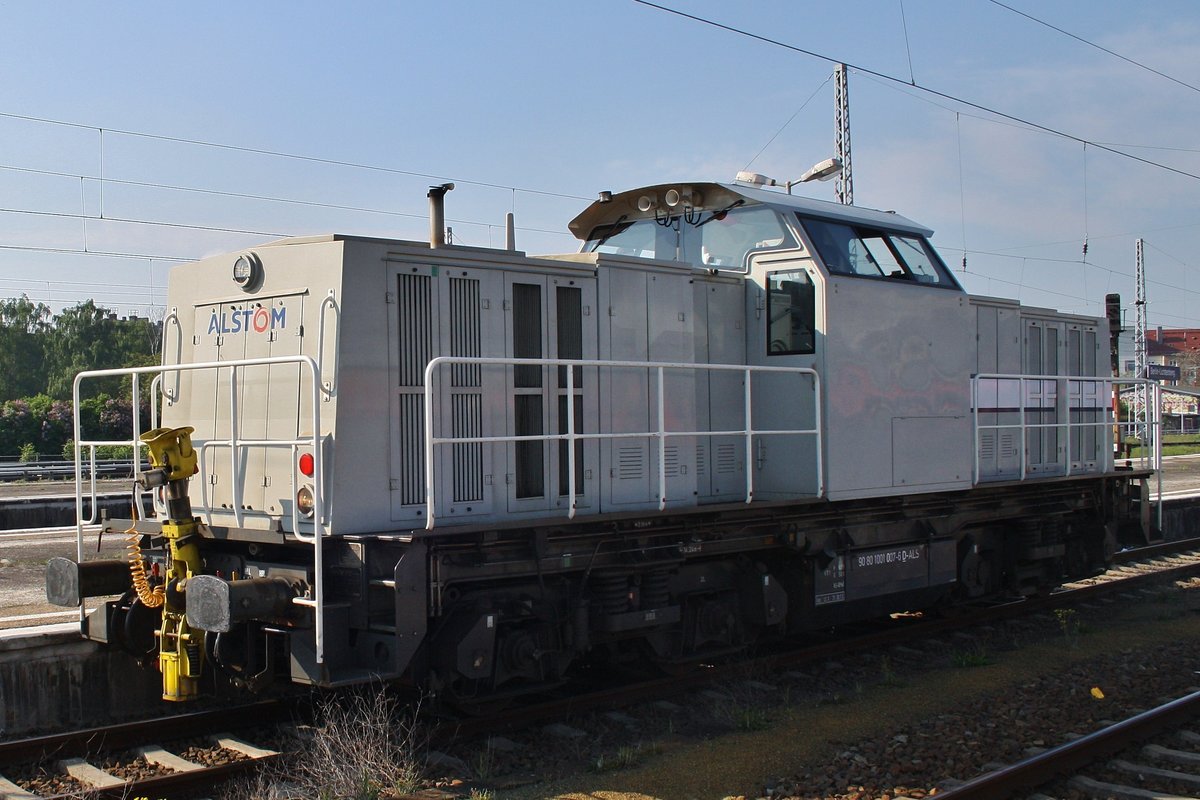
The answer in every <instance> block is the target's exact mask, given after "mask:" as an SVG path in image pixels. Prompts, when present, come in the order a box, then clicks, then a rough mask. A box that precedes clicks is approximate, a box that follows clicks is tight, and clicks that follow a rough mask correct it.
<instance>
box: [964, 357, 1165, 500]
mask: <svg viewBox="0 0 1200 800" xmlns="http://www.w3.org/2000/svg"><path fill="white" fill-rule="evenodd" d="M983 381H997V382H1000V381H1010V382H1012V381H1015V382H1016V383H1017V389H1018V395H1017V403H1018V405H1017V408H1016V409H1011V408H1010V407H1009V406H1004V407H1003V408H1004V409H1006V410H1008V412H1009V413H1012V412H1013V411H1016V412H1017V413H1018V421H1017V422H1009V423H989V424H984V423H981V422H980V421H979V415H980V413H1003V412H1000V411H991V412H981V406H982V403H981V402H980V387H981V383H982V382H983ZM1026 381H1056V382H1066V383H1067V384H1069V383H1070V382H1078V383H1081V384H1084V383H1087V384H1092V385H1094V386H1097V387H1104V390H1105V394H1097V395H1096V396H1097V398H1099V397H1106V396H1107V397H1111V395H1112V390H1113V389H1114V388H1115V387H1120V386H1138V385H1144V386H1148V385H1153V386H1154V387H1157V386H1158V384H1157V382H1156V381H1151V380H1148V379H1145V378H1113V377H1102V376H1096V375H1034V374H1017V373H980V374H978V375H973V376H971V411H972V420H973V422H974V451H975V452H974V455H975V474H974V480H973V483H975V484H978V483H979V482H980V481H981V480H982V463H981V454H980V433H981V432H982V431H985V430H996V431H998V430H1016V431H1020V436H1021V443H1022V444H1021V458H1020V480H1025V479H1026V477H1027V474H1026V466H1027V462H1028V454H1027V453H1026V452H1025V444H1024V442H1025V434H1026V432H1028V431H1031V430H1040V429H1056V430H1065V435H1066V444H1065V447H1064V455H1063V458H1064V460H1065V464H1064V468H1065V472H1066V475H1067V476H1070V475H1071V468H1072V463H1071V429H1072V428H1080V429H1085V428H1101V429H1103V428H1108V429H1110V430H1111V429H1112V428H1114V427H1116V428H1118V429H1122V428H1132V427H1135V426H1136V427H1140V428H1142V429H1143V436H1142V438H1143V439H1144V440H1145V441H1146V442H1147V443H1149V444H1150V445H1151V446H1150V447H1149V448H1148V453H1146V454H1143V455H1142V460H1143V461H1147V460H1148V461H1149V462H1150V464H1151V466H1152V467H1153V468H1154V469H1156V470H1158V469H1160V467H1161V466H1162V437H1161V435H1160V428H1161V424H1162V422H1161V418H1160V414H1159V405H1158V403H1157V402H1154V403H1152V404H1148V406H1149V407H1151V408H1152V409H1153V412H1152V414H1151V415H1150V416H1148V417H1147V418H1146V420H1145V421H1144V422H1136V421H1131V422H1126V423H1122V422H1119V421H1117V420H1115V419H1114V416H1113V409H1112V406H1111V404H1108V403H1105V404H1103V405H1083V404H1082V402H1080V403H1076V404H1072V402H1071V394H1070V392H1069V391H1068V392H1067V393H1066V394H1065V395H1064V394H1063V393H1061V392H1060V393H1058V395H1057V396H1058V397H1065V405H1064V408H1065V412H1066V413H1065V414H1064V415H1063V416H1064V417H1065V419H1064V420H1063V421H1062V422H1040V423H1030V422H1027V421H1026V418H1025V410H1026V406H1027V398H1026V388H1025V384H1026ZM996 392H997V403H999V386H998V385H997V387H996ZM1157 392H1158V389H1157V388H1155V389H1154V390H1153V391H1152V393H1153V394H1154V396H1155V397H1156V398H1157ZM1079 398H1080V400H1081V401H1082V399H1083V393H1082V390H1081V392H1080V394H1079ZM1046 410H1050V409H1049V408H1047V409H1046ZM1053 410H1054V411H1055V412H1056V413H1057V412H1058V411H1059V402H1058V400H1057V399H1056V400H1055V405H1054V407H1053ZM1072 411H1097V412H1103V417H1104V418H1103V419H1101V420H1097V421H1095V422H1072V421H1071V412H1072ZM1110 451H1111V448H1110ZM1106 459H1107V456H1106ZM1106 464H1107V460H1106ZM1160 480H1161V478H1160Z"/></svg>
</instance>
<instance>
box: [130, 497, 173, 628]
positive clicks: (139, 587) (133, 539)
mask: <svg viewBox="0 0 1200 800" xmlns="http://www.w3.org/2000/svg"><path fill="white" fill-rule="evenodd" d="M132 509H133V524H131V525H130V526H129V529H128V530H127V531H125V559H126V560H127V561H128V562H129V577H130V578H131V580H132V582H133V590H134V591H135V592H136V593H137V596H138V600H141V601H142V605H144V606H146V607H147V608H158V607H159V606H161V605H162V604H163V603H164V602H166V598H167V593H166V590H165V589H164V588H163V587H162V585H161V584H160V585H159V586H155V587H153V588H152V587H151V586H150V578H149V576H148V575H146V561H145V559H143V558H142V545H141V543H140V541H139V540H140V539H141V538H142V535H141V534H140V533H138V530H137V523H138V502H137V495H136V493H135V494H134V500H133V503H132Z"/></svg>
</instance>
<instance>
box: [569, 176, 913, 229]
mask: <svg viewBox="0 0 1200 800" xmlns="http://www.w3.org/2000/svg"><path fill="white" fill-rule="evenodd" d="M672 191H674V192H676V193H677V194H678V196H679V197H680V198H683V199H681V200H680V201H679V202H678V203H677V205H678V206H679V210H680V211H682V210H683V209H682V206H683V204H685V203H686V202H687V200H686V198H689V197H690V198H693V202H692V204H691V205H692V207H693V208H695V209H697V210H705V211H720V210H721V209H726V208H729V207H731V206H733V205H734V204H739V205H741V204H746V203H753V204H760V203H761V204H763V205H768V206H774V207H775V208H776V209H777V210H779V211H784V212H796V211H798V212H800V213H802V214H807V215H810V216H814V217H824V218H826V219H834V220H838V221H841V222H850V223H855V224H859V225H862V224H867V225H873V226H880V227H885V228H888V229H890V230H900V231H906V232H910V233H916V234H920V235H922V236H929V235H931V234H932V233H933V231H932V230H931V229H929V228H926V227H925V226H923V225H920V224H918V223H916V222H913V221H912V220H911V219H908V218H907V217H902V216H900V215H899V214H897V213H895V212H894V211H878V210H876V209H872V208H862V207H861V206H847V205H842V204H841V203H830V202H827V201H824V200H815V199H813V198H811V197H801V196H798V195H792V194H786V193H784V192H780V191H770V190H767V189H760V188H758V187H756V186H749V185H746V184H741V183H660V184H655V185H653V186H643V187H640V188H637V189H630V190H628V191H624V192H620V193H618V194H613V195H612V196H611V199H600V200H597V201H595V202H593V203H592V204H591V205H590V206H588V207H587V208H585V209H584V210H583V211H582V212H581V213H580V214H579V215H578V216H577V217H575V219H573V220H571V223H570V225H569V227H570V229H571V233H573V234H575V236H576V238H579V239H584V240H586V239H587V238H588V235H589V234H590V233H591V232H592V231H593V230H595V229H596V227H597V226H598V225H605V224H611V223H613V222H616V221H617V220H618V219H624V220H636V219H643V218H647V217H653V216H654V214H655V211H658V213H659V214H661V213H662V209H663V208H664V207H665V206H664V205H663V204H664V203H665V202H666V198H667V194H668V193H669V192H672ZM696 198H698V201H697V200H696ZM643 199H649V201H650V206H649V208H646V209H645V210H643V209H640V208H639V201H642V200H643ZM739 201H740V202H739ZM642 205H646V203H644V202H643V203H642Z"/></svg>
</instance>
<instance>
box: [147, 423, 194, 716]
mask: <svg viewBox="0 0 1200 800" xmlns="http://www.w3.org/2000/svg"><path fill="white" fill-rule="evenodd" d="M192 431H193V428H189V427H184V428H155V429H154V430H152V431H147V432H146V433H143V434H142V437H141V439H142V441H143V442H145V443H146V446H147V447H148V448H149V449H150V465H151V469H149V470H147V471H146V472H144V473H142V477H141V479H140V481H139V483H141V485H142V486H143V487H145V488H147V489H153V488H157V487H159V486H163V487H165V488H164V490H163V495H164V499H165V500H166V503H167V518H166V519H165V520H164V521H163V523H162V535H163V537H164V538H165V539H166V540H167V544H168V545H169V548H170V550H169V554H168V561H167V571H166V584H165V585H166V592H165V598H164V600H165V602H164V603H163V615H162V628H161V629H160V630H159V639H158V668H159V671H160V672H162V681H163V699H164V700H191V699H192V698H194V697H195V696H196V695H197V694H198V693H199V686H198V682H199V678H200V670H201V668H202V667H203V664H204V631H199V630H197V631H193V630H191V629H190V628H189V627H188V623H187V616H186V614H185V608H186V605H185V600H184V598H185V595H184V592H185V591H186V590H187V582H188V579H189V578H191V577H192V576H193V575H196V574H199V572H200V566H201V563H200V549H199V547H197V541H196V534H197V527H198V523H199V519H197V518H196V517H193V516H192V503H191V500H189V499H188V479H189V478H191V477H192V475H193V474H195V472H196V451H195V450H194V449H193V448H192V439H191V433H192Z"/></svg>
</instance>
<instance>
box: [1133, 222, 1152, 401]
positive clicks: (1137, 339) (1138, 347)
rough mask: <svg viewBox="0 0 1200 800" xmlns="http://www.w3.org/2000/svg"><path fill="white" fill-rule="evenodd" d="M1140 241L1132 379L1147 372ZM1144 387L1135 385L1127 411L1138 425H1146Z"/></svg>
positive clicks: (1142, 264)
mask: <svg viewBox="0 0 1200 800" xmlns="http://www.w3.org/2000/svg"><path fill="white" fill-rule="evenodd" d="M1142 252H1143V250H1142V240H1141V239H1138V240H1137V274H1136V280H1137V297H1136V299H1135V300H1134V307H1135V308H1136V309H1137V324H1136V326H1135V327H1134V329H1133V358H1134V377H1136V378H1145V377H1146V372H1147V366H1146V365H1147V364H1148V363H1149V361H1148V359H1147V357H1146V260H1145V258H1144V257H1143V255H1142ZM1146 399H1147V398H1146V386H1145V385H1144V384H1140V383H1139V384H1136V385H1135V386H1134V390H1133V408H1131V409H1130V410H1129V413H1130V417H1131V419H1132V421H1133V422H1134V423H1136V424H1138V425H1144V424H1145V423H1146V419H1147V415H1146Z"/></svg>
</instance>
